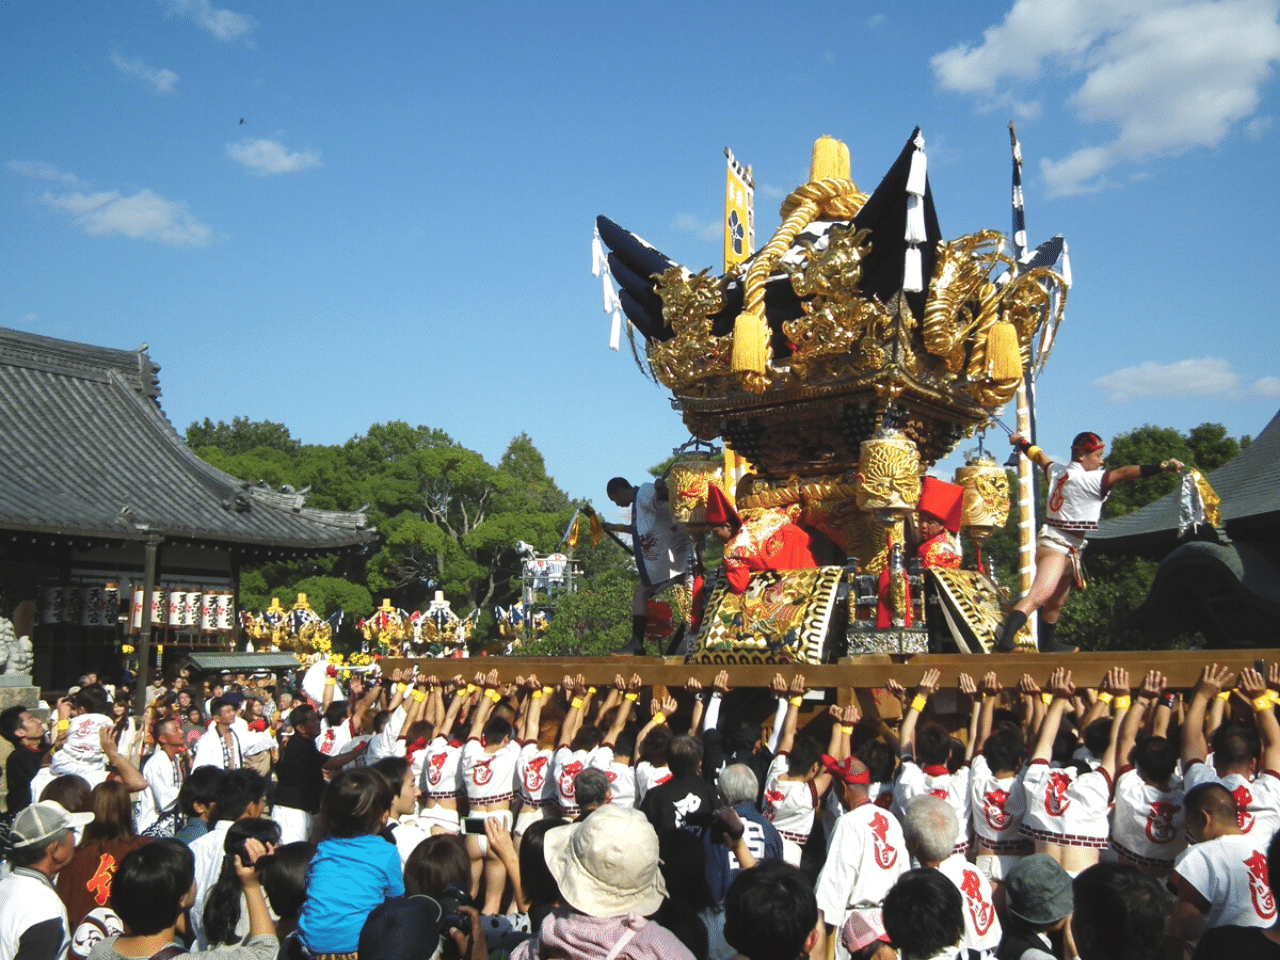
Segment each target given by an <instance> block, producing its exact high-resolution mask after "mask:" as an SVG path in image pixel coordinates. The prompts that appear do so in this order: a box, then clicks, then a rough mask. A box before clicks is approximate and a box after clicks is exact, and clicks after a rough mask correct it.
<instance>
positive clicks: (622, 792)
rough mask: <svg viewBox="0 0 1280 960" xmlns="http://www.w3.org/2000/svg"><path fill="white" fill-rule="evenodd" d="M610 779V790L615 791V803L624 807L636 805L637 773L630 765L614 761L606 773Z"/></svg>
mask: <svg viewBox="0 0 1280 960" xmlns="http://www.w3.org/2000/svg"><path fill="white" fill-rule="evenodd" d="M605 774H606V775H607V776H608V777H609V789H610V790H612V791H613V800H612V802H613V803H616V804H619V805H620V806H624V807H634V806H635V805H636V773H635V771H634V770H632V769H631V765H630V764H626V763H618V761H617V760H614V761H613V763H611V764H609V769H608V770H606V771H605Z"/></svg>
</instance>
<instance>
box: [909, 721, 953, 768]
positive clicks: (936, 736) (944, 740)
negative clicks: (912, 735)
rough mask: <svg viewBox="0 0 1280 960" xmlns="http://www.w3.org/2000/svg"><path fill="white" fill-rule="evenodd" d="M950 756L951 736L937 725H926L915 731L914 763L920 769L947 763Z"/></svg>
mask: <svg viewBox="0 0 1280 960" xmlns="http://www.w3.org/2000/svg"><path fill="white" fill-rule="evenodd" d="M950 756H951V734H949V733H947V731H946V729H945V728H943V727H942V726H941V725H940V724H937V723H926V724H925V725H924V726H922V727H919V728H917V730H916V761H917V762H918V763H919V764H920V765H921V766H922V767H932V766H937V765H939V764H944V763H946V762H947V760H948V758H950Z"/></svg>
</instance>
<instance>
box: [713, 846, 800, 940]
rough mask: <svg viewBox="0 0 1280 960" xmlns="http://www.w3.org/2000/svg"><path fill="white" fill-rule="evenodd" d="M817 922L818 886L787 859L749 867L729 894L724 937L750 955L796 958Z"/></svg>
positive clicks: (725, 903) (726, 900) (726, 903)
mask: <svg viewBox="0 0 1280 960" xmlns="http://www.w3.org/2000/svg"><path fill="white" fill-rule="evenodd" d="M817 923H818V901H817V899H816V898H815V897H814V895H813V887H812V886H811V885H810V883H809V880H808V878H806V877H805V875H804V874H803V873H802V872H801V871H800V868H799V867H793V866H791V864H789V863H786V862H785V861H782V860H765V861H763V862H762V863H760V864H759V865H758V866H756V867H754V868H752V869H750V870H743V871H742V872H740V873H739V874H738V875H737V877H735V878H734V881H733V883H732V884H731V885H730V886H729V891H728V893H726V894H725V898H724V938H725V940H726V941H727V942H728V944H729V946H731V947H733V948H734V949H735V950H737V951H738V952H739V953H740V954H742V955H743V956H744V957H748V958H749V960H796V958H797V957H799V956H800V955H801V954H802V953H803V952H804V946H805V942H806V941H807V940H808V938H809V933H810V931H812V930H813V928H814V927H815V926H816V925H817Z"/></svg>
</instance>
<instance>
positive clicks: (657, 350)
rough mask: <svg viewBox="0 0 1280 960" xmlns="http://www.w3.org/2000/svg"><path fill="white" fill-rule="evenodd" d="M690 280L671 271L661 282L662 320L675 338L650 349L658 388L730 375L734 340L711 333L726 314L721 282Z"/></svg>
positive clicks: (703, 276)
mask: <svg viewBox="0 0 1280 960" xmlns="http://www.w3.org/2000/svg"><path fill="white" fill-rule="evenodd" d="M710 269H711V268H710V267H707V268H706V269H705V270H703V271H701V272H700V273H695V274H686V272H685V271H684V270H683V268H681V267H672V268H671V269H670V270H667V271H666V272H664V273H662V274H659V275H658V277H657V291H658V295H659V296H660V297H661V298H662V317H663V320H665V321H666V324H667V326H668V327H670V328H671V330H672V332H673V333H675V336H674V337H672V338H671V339H670V340H666V341H662V342H655V343H652V344H650V346H649V366H650V368H651V369H652V370H653V375H654V376H655V377H657V378H658V382H659V383H661V384H662V385H663V386H665V387H668V388H670V389H672V390H678V389H680V388H682V387H684V386H686V385H688V384H690V383H692V382H694V381H696V380H703V379H705V378H707V377H714V376H719V375H722V374H728V372H729V356H730V353H731V351H732V349H733V344H732V338H730V337H717V336H714V335H712V333H711V318H712V317H714V316H715V315H716V314H717V313H719V312H720V311H721V310H723V309H724V291H723V289H722V288H721V286H720V279H719V278H718V277H711V276H708V275H707V273H708V271H709V270H710Z"/></svg>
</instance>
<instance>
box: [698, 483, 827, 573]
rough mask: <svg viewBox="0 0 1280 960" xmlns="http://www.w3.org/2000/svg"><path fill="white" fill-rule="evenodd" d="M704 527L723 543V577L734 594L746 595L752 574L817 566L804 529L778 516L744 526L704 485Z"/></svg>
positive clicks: (730, 507) (712, 486)
mask: <svg viewBox="0 0 1280 960" xmlns="http://www.w3.org/2000/svg"><path fill="white" fill-rule="evenodd" d="M707 524H708V525H709V526H710V528H711V535H712V536H713V537H715V538H716V539H717V540H719V541H720V542H721V543H722V544H724V576H725V580H726V581H727V582H728V584H729V589H730V590H731V591H732V592H733V593H745V592H746V589H747V584H749V583H750V582H751V574H753V573H759V572H760V571H762V570H812V569H813V568H814V567H816V566H817V565H818V562H817V561H816V560H815V559H814V557H813V545H812V542H811V540H810V537H809V534H808V533H807V532H806V531H805V530H804V528H802V527H799V526H797V525H796V524H794V523H792V522H791V521H790V520H788V519H787V518H786V516H784V515H783V514H781V513H769V514H766V515H764V516H763V517H762V518H760V520H759V521H758V522H755V523H751V524H746V523H743V521H742V518H741V517H740V516H739V515H738V511H737V510H735V509H734V508H733V505H732V504H731V503H729V501H728V499H727V498H726V497H725V495H724V494H723V493H721V492H720V488H719V487H717V486H716V485H715V484H714V483H711V484H707Z"/></svg>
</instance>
